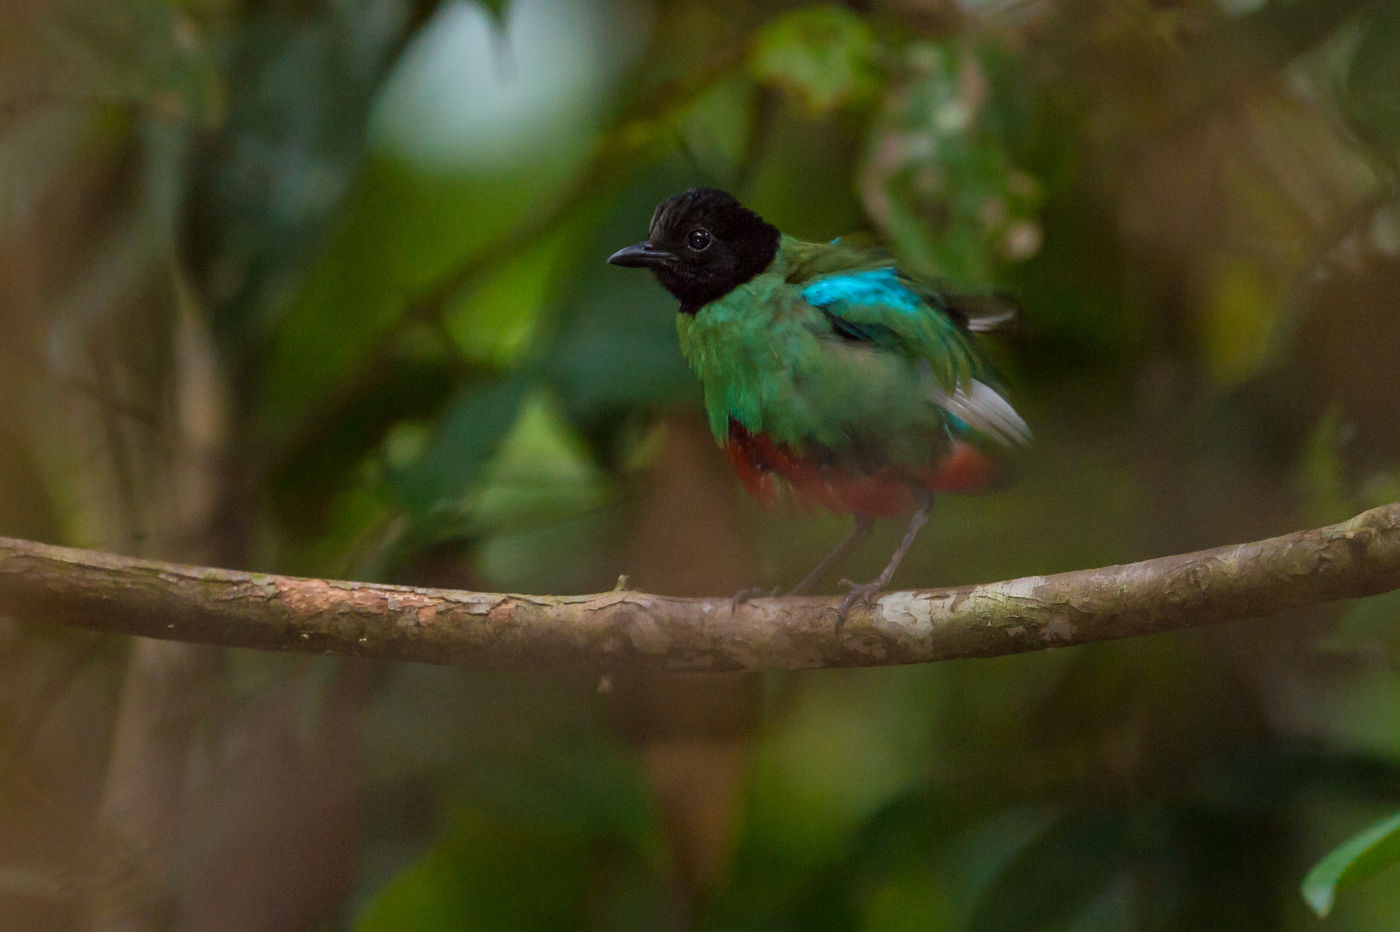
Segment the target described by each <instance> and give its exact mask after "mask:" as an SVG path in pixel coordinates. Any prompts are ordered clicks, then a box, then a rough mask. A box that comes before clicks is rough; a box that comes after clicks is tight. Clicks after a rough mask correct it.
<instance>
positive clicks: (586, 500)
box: [0, 0, 1400, 932]
mask: <svg viewBox="0 0 1400 932" xmlns="http://www.w3.org/2000/svg"><path fill="white" fill-rule="evenodd" d="M1397 75H1400V5H1397V4H1395V3H1394V2H1388V0H1374V2H1367V0H875V2H863V3H857V2H852V3H848V4H846V5H835V4H832V5H820V6H800V5H797V4H789V3H779V2H772V3H769V2H761V3H738V2H728V0H718V2H716V0H708V2H690V0H679V2H671V3H659V2H658V3H648V2H646V0H588V2H581V0H509V2H496V3H485V4H477V3H465V2H457V3H434V2H428V0H164V2H161V0H0V315H3V320H2V321H0V323H3V327H4V338H3V340H0V359H3V365H0V391H3V397H4V398H5V400H6V403H5V404H4V405H3V406H0V533H4V534H8V535H13V536H21V537H30V538H37V539H41V540H46V541H53V542H61V543H67V544H73V545H79V546H86V547H96V548H101V549H108V550H115V551H119V552H123V553H131V554H140V555H149V556H155V557H161V558H166V559H172V560H179V561H187V562H211V563H217V564H221V565H227V566H235V567H245V568H249V569H257V570H266V571H279V572H293V573H301V574H309V575H324V576H337V577H356V578H367V579H379V580H392V581H402V582H412V583H423V584H435V585H446V586H459V587H470V588H479V589H487V590H520V591H537V592H556V593H557V592H584V591H592V590H600V589H608V588H611V587H612V586H613V584H614V582H615V580H616V579H617V577H618V575H619V574H620V573H627V574H629V575H630V578H631V582H632V584H633V585H634V586H636V587H638V588H644V589H650V590H656V591H667V592H681V593H696V594H717V593H727V592H731V591H734V590H737V589H738V588H740V587H743V586H747V585H750V584H753V583H757V582H762V583H765V584H770V585H771V584H776V583H779V582H789V583H790V582H791V581H792V580H794V579H796V578H797V577H798V576H799V575H801V573H802V571H804V570H805V569H806V568H807V566H808V565H809V564H810V563H812V562H813V561H815V559H816V558H817V556H818V555H819V554H820V553H821V552H823V551H824V550H825V548H826V547H827V546H829V544H830V543H831V542H832V541H833V540H834V539H835V538H836V537H837V536H838V535H839V533H840V532H841V530H842V521H841V519H839V518H837V517H834V516H823V515H815V514H766V513H762V512H761V511H760V510H759V509H757V508H756V507H755V506H754V505H753V504H752V503H751V502H748V501H746V500H744V499H743V498H742V497H741V495H740V493H739V491H738V488H737V484H736V483H735V482H733V480H732V479H731V478H729V477H728V476H727V474H726V471H725V466H724V462H723V458H722V456H721V454H720V453H719V451H718V450H716V449H715V448H714V446H713V444H712V442H711V441H710V439H709V437H708V435H707V434H706V433H705V430H704V428H703V426H702V422H701V420H700V418H699V416H698V391H697V389H696V386H695V385H694V383H693V381H692V379H691V377H690V376H689V374H688V373H687V372H686V371H685V368H684V365H683V363H682V361H681V358H680V355H679V352H678V350H677V349H676V345H675V336H674V330H673V319H672V318H673V314H672V308H671V306H670V305H671V302H670V300H669V299H668V298H667V297H666V296H665V295H664V294H663V292H661V290H660V289H659V288H658V287H657V286H656V285H655V284H654V283H652V282H651V281H650V279H649V278H648V277H646V276H642V275H638V274H635V273H634V274H628V273H624V272H619V271H617V270H616V269H613V268H610V267H608V266H607V265H606V264H605V263H604V259H605V258H606V257H607V255H608V254H609V253H610V252H611V251H613V250H614V249H616V248H618V247H620V246H622V245H625V244H627V243H630V242H633V241H635V240H637V239H640V238H641V237H642V236H643V235H644V233H645V228H646V223H647V220H648V218H649V217H650V214H651V210H652V207H653V205H654V204H655V203H656V202H657V201H658V200H659V199H661V198H662V197H664V196H666V195H668V194H670V193H674V192H675V191H677V190H679V189H681V188H684V187H687V186H692V185H695V184H714V185H718V186H722V187H726V188H729V189H731V190H733V191H734V192H735V193H736V194H738V195H739V196H740V197H741V199H743V200H745V201H746V203H748V204H750V205H751V206H753V207H754V208H756V209H757V210H759V211H760V212H761V213H763V214H764V215H765V216H766V217H768V218H769V219H771V220H772V221H774V222H776V223H777V224H778V225H779V226H781V227H782V228H783V229H784V230H786V231H788V232H790V233H794V234H797V235H800V236H803V237H805V238H810V239H818V238H822V237H828V238H829V237H832V236H835V235H838V234H842V233H846V232H850V231H852V230H862V229H864V230H871V231H873V232H874V233H876V234H877V235H879V236H882V237H884V238H886V239H888V240H889V241H890V242H891V243H892V245H893V246H894V248H895V249H896V250H897V251H898V252H899V254H900V255H901V256H902V257H903V259H904V260H905V261H906V262H908V263H910V264H911V265H913V266H916V267H919V268H921V269H924V270H927V271H930V272H933V273H936V274H939V275H942V276H944V277H946V278H948V279H950V280H952V281H955V282H959V283H962V284H968V285H975V286H986V285H993V286H995V287H998V288H1003V289H1008V290H1011V291H1013V292H1015V293H1017V294H1018V295H1020V296H1021V299H1022V301H1023V302H1024V304H1025V306H1026V322H1025V328H1024V333H1023V334H1022V335H1021V337H1020V338H1019V339H1017V340H1015V341H1013V342H1011V343H1009V344H1007V345H1004V346H1002V347H1001V348H1000V349H999V353H1000V358H1001V359H1002V360H1003V363H1004V365H1005V367H1006V369H1007V371H1008V372H1009V373H1010V375H1011V378H1012V381H1013V383H1014V384H1015V386H1016V389H1017V394H1018V397H1019V399H1020V402H1021V405H1022V407H1023V409H1024V410H1025V412H1026V414H1027V419H1028V420H1029V421H1030V422H1031V423H1032V425H1033V427H1034V429H1035V431H1036V436H1037V446H1036V447H1035V449H1034V451H1033V453H1032V454H1031V455H1029V456H1027V457H1026V460H1025V462H1024V463H1022V464H1020V465H1019V467H1018V471H1019V481H1018V483H1017V484H1016V485H1015V486H1014V487H1013V488H1012V489H1010V490H1008V491H1006V492H1005V493H1001V494H998V495H995V496H989V497H986V498H979V499H960V500H954V499H949V500H946V501H944V502H943V503H942V504H940V507H939V509H938V510H937V512H936V514H935V520H934V527H933V528H932V529H931V530H930V532H928V533H926V534H925V535H924V537H923V539H922V540H921V541H920V542H919V545H918V546H917V547H916V548H915V551H914V553H913V554H912V555H911V557H910V559H909V560H908V561H907V562H906V564H905V568H904V569H903V570H902V571H901V573H900V575H899V578H898V579H897V582H899V583H902V584H905V585H934V584H955V583H964V582H971V581H977V580H989V579H994V578H1003V577H1008V576H1014V575H1019V574H1032V573H1046V572H1053V571H1057V570H1065V569H1071V568H1077V567H1081V566H1089V565H1095V564H1100V563H1107V562H1120V561H1126V560H1131V559H1136V558H1141V557H1146V556H1150V555H1154V554H1158V553H1164V552H1170V551H1175V550H1179V549H1185V548H1191V547H1197V546H1207V545H1213V544H1219V543H1224V542H1228V541H1234V540H1242V539H1248V538H1253V537H1256V536H1263V535H1267V534H1270V533H1278V532H1283V531H1287V530H1291V529H1294V528H1296V527H1299V526H1304V525H1308V524H1313V523H1323V522H1328V521H1332V520H1337V519H1341V518H1343V517H1346V516H1347V515H1349V514H1351V513H1353V512H1354V511H1356V510H1359V509H1361V508H1362V507H1364V506H1368V505H1372V504H1378V503H1380V502H1383V501H1387V500H1391V499H1394V498H1396V497H1397V495H1400V472H1397V462H1400V433H1397V431H1396V429H1395V425H1396V424H1397V422H1400V392H1397V384H1398V383H1397V377H1396V360H1397V359H1400V315H1397V313H1396V303H1395V295H1396V294H1400V186H1398V185H1397V178H1398V177H1400V176H1398V175H1397V170H1400V78H1397ZM897 533H898V529H897V528H887V529H885V530H884V535H883V536H882V537H879V540H878V542H877V543H873V544H872V545H871V546H870V547H869V548H868V549H867V550H866V551H865V552H864V553H863V555H862V556H860V557H859V558H857V559H856V560H855V561H854V564H855V565H853V566H852V567H850V570H851V572H852V575H854V576H857V577H859V576H860V575H862V574H870V575H873V574H874V572H875V571H876V569H878V565H879V563H880V562H881V561H882V559H883V557H884V555H885V553H886V552H887V551H888V548H889V546H892V544H893V540H894V537H895V536H896V535H897ZM877 536H878V535H877ZM1397 616H1400V600H1397V599H1395V598H1379V599H1373V600H1369V601H1366V602H1363V603H1358V604H1353V605H1344V606H1339V607H1336V608H1333V609H1329V610H1326V611H1318V612H1308V613H1300V614H1298V615H1297V616H1295V617H1286V618H1276V619H1272V620H1270V621H1268V622H1267V623H1248V622H1244V623H1239V624H1235V625H1231V626H1228V627H1225V628H1222V629H1220V630H1216V631H1208V632H1197V633H1182V634H1178V635H1173V636H1163V637H1155V638H1151V639H1142V640H1134V641H1129V642H1120V643H1115V644H1108V645H1102V646H1096V647H1090V648H1080V649H1075V650H1069V651H1063V652H1053V653H1046V654H1042V655H1038V656H1024V657H1015V658H1006V659H1000V660H993V661H968V662H960V663H947V664H940V665H935V666H930V667H925V668H911V669H888V670H866V671H847V672H813V673H806V674H800V675H799V674H792V675H781V676H778V675H775V676H766V677H713V678H703V677H702V678H662V677H655V678H652V677H638V676H629V675H624V674H622V673H620V672H615V671H606V670H602V671H600V670H583V669H579V670H572V671H569V670H565V671H550V672H544V671H496V670H471V669H434V668H428V667H422V666H412V665H399V666H389V665H375V664H367V663H349V662H334V661H330V660H318V659H313V658H304V657H281V656H267V655H256V654H251V653H244V652H221V651H214V650H209V649H204V648H194V647H189V646H184V645H178V644H157V643H154V642H132V641H122V640H120V639H114V638H109V637H98V636H95V635H89V634H85V633H81V632H74V631H66V630H53V629H50V628H48V627H45V626H43V625H39V624H32V623H21V622H18V621H5V622H4V624H3V626H0V710H2V711H0V761H3V766H0V800H3V804H0V915H4V916H6V917H7V918H6V920H5V922H4V924H5V926H6V928H9V929H31V928H32V929H54V928H102V929H107V928H124V929H125V928H132V929H146V928H180V929H289V930H290V929H307V928H321V929H332V928H334V929H340V928H344V929H354V930H362V932H377V930H412V929H444V928H577V927H583V928H644V929H668V928H669V929H689V928H699V929H726V930H728V929H750V928H751V929H798V928H841V929H844V928H861V929H872V930H875V929H879V930H886V929H888V930H894V929H913V928H918V929H930V928H933V929H973V930H999V929H1206V928H1221V929H1226V928H1228V929H1306V928H1310V927H1312V926H1313V924H1314V923H1315V922H1316V921H1317V920H1316V919H1315V918H1314V917H1313V915H1312V914H1311V913H1310V912H1309V911H1308V909H1307V906H1306V905H1305V903H1304V901H1303V899H1302V898H1301V897H1300V896H1299V893H1298V885H1299V882H1300V880H1301V879H1302V877H1303V875H1304V874H1305V873H1306V871H1307V869H1308V867H1309V866H1310V865H1312V864H1313V863H1314V862H1316V861H1317V860H1318V859H1319V858H1320V857H1321V856H1322V855H1323V854H1324V853H1326V852H1327V851H1328V850H1329V849H1331V848H1332V847H1334V846H1335V845H1337V844H1338V843H1339V842H1341V841H1342V840H1343V839H1345V838H1347V837H1348V836H1350V835H1352V834H1353V833H1355V832H1358V831H1359V830H1361V829H1362V828H1364V827H1366V826H1368V825H1371V824H1374V823H1377V822H1378V820H1382V819H1384V818H1385V817H1386V816H1387V814H1388V813H1391V812H1393V811H1394V810H1395V809H1396V808H1397V806H1400V679H1397V676H1396V673H1397V668H1396V663H1397V646H1398V645H1400V641H1397V637H1396V634H1395V631H1396V622H1397V620H1400V619H1398V618H1397ZM1394 880H1395V878H1394V876H1393V871H1392V876H1390V877H1389V878H1378V879H1376V880H1374V881H1370V882H1362V883H1359V884H1357V885H1356V886H1355V887H1354V888H1351V889H1349V890H1347V891H1346V892H1345V893H1343V894H1342V895H1341V897H1340V898H1339V900H1338V903H1337V906H1336V908H1335V911H1334V913H1333V915H1332V917H1331V918H1330V919H1329V920H1328V924H1329V927H1331V928H1337V929H1382V928H1395V927H1396V926H1397V925H1400V901H1397V899H1396V897H1395V896H1394Z"/></svg>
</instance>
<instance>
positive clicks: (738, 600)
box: [729, 586, 781, 615]
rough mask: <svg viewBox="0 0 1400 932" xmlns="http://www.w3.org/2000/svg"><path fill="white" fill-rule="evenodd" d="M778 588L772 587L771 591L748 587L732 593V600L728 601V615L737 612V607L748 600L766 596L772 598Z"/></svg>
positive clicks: (761, 587)
mask: <svg viewBox="0 0 1400 932" xmlns="http://www.w3.org/2000/svg"><path fill="white" fill-rule="evenodd" d="M780 588H781V587H779V586H774V587H773V588H772V589H766V588H764V587H763V586H749V587H748V588H747V589H740V590H739V591H738V592H736V593H734V598H732V599H730V600H729V613H730V614H731V615H732V614H734V613H735V612H737V611H738V610H739V606H740V605H743V604H744V603H745V602H747V601H748V600H749V599H756V598H758V597H759V596H768V597H769V598H772V597H773V596H775V595H777V594H778V591H779V589H780Z"/></svg>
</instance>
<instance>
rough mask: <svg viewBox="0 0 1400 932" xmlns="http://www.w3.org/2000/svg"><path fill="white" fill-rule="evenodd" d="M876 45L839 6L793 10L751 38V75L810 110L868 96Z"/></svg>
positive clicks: (863, 25) (876, 75) (873, 88)
mask: <svg viewBox="0 0 1400 932" xmlns="http://www.w3.org/2000/svg"><path fill="white" fill-rule="evenodd" d="M878 51H879V46H878V45H877V43H876V41H875V36H874V33H873V32H871V29H870V26H869V25H868V24H867V23H866V22H865V20H864V19H863V18H861V16H860V15H859V14H857V13H854V12H852V11H851V10H849V9H847V8H845V7H839V6H819V7H812V8H808V9H803V10H795V11H793V12H791V13H788V14H786V15H783V16H780V17H778V18H777V19H775V20H773V21H772V22H771V23H769V24H768V25H767V26H765V27H764V28H763V29H761V30H760V31H759V33H758V35H757V36H755V38H754V47H753V51H752V60H751V63H750V70H751V71H752V73H753V75H754V77H755V78H757V79H758V80H759V81H760V82H762V83H765V84H773V85H775V86H777V87H780V88H782V89H783V90H785V91H787V92H788V93H791V94H794V95H796V96H797V97H798V98H799V99H800V100H802V101H803V103H804V104H806V106H807V107H808V108H809V109H810V110H812V111H813V112H816V113H825V112H826V111H829V110H833V109H835V108H837V107H842V106H850V105H852V104H857V103H861V102H864V101H867V100H869V99H871V98H872V97H873V96H874V93H875V91H876V89H877V87H878V80H879V72H878V70H877V69H876V66H875V59H876V55H877V53H878Z"/></svg>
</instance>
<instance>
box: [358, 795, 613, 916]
mask: <svg viewBox="0 0 1400 932" xmlns="http://www.w3.org/2000/svg"><path fill="white" fill-rule="evenodd" d="M591 846H592V845H591V839H590V838H589V836H588V835H586V834H581V833H578V832H574V831H569V830H567V829H562V828H559V827H555V826H549V825H540V824H537V823H536V824H531V823H527V822H522V821H521V820H519V819H505V818H499V817H492V816H488V815H486V814H484V813H481V812H475V811H467V812H463V813H462V814H461V815H460V816H458V818H457V819H456V821H455V824H454V825H453V826H452V828H451V829H450V830H449V832H448V834H447V836H446V837H445V838H443V840H442V841H441V842H439V843H438V844H437V845H436V846H435V847H434V848H433V849H432V850H431V851H429V852H428V853H427V854H426V855H424V856H423V858H422V859H420V860H419V861H418V863H416V864H415V865H413V866H412V867H410V868H409V869H408V870H407V871H404V872H403V873H402V874H400V875H399V876H398V877H397V878H395V879H394V880H393V881H392V882H390V883H389V884H388V885H387V886H386V887H385V888H384V889H383V890H381V891H380V892H379V893H378V894H376V896H375V897H374V899H373V900H371V901H370V903H369V905H368V906H367V907H366V908H365V909H364V911H363V912H362V913H361V915H360V916H359V918H358V919H357V921H356V922H355V925H354V928H355V929H356V932H415V930H422V932H430V930H432V932H436V930H440V929H448V928H459V929H502V930H505V929H540V930H548V929H564V928H578V927H579V926H580V924H581V922H582V920H583V916H584V897H585V894H586V892H587V885H586V879H587V870H586V868H587V864H588V859H589V852H590V848H591Z"/></svg>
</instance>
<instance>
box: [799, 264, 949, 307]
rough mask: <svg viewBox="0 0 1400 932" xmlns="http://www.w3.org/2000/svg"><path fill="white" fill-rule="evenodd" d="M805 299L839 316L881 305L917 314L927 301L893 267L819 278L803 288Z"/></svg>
mask: <svg viewBox="0 0 1400 932" xmlns="http://www.w3.org/2000/svg"><path fill="white" fill-rule="evenodd" d="M802 300H804V301H806V302H807V303H808V304H810V305H812V306H813V307H819V308H822V309H823V310H828V311H831V312H832V313H834V314H840V313H841V312H842V311H844V310H847V309H848V308H852V307H870V306H873V305H880V306H884V307H888V308H890V309H892V310H897V311H917V310H919V309H920V308H921V307H923V305H924V301H923V299H922V298H920V297H919V296H918V295H917V294H915V293H914V292H913V291H911V290H910V289H909V288H908V287H906V286H905V285H904V283H903V282H901V281H900V280H899V276H898V275H897V274H896V273H895V270H894V269H893V268H884V269H865V270H862V271H859V272H846V273H843V274H840V275H828V276H826V277H825V278H819V279H817V280H816V281H814V282H812V283H811V284H810V285H808V286H807V287H805V288H803V289H802Z"/></svg>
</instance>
